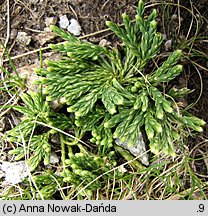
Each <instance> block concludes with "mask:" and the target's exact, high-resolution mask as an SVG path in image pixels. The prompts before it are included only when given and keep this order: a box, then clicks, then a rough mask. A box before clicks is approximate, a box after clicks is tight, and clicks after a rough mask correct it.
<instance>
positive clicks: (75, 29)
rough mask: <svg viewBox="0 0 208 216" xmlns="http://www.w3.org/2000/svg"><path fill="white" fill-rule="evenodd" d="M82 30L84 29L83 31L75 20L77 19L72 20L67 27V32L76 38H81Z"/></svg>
mask: <svg viewBox="0 0 208 216" xmlns="http://www.w3.org/2000/svg"><path fill="white" fill-rule="evenodd" d="M81 30H82V29H81V26H80V24H79V23H78V21H77V20H75V19H71V20H70V24H69V26H68V27H67V31H68V32H70V33H72V34H73V35H75V36H79V35H80V34H81Z"/></svg>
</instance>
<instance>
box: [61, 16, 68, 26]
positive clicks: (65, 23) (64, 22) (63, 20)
mask: <svg viewBox="0 0 208 216" xmlns="http://www.w3.org/2000/svg"><path fill="white" fill-rule="evenodd" d="M68 25H69V20H68V18H67V16H66V15H63V16H61V17H60V20H59V27H60V28H63V29H66V28H67V26H68Z"/></svg>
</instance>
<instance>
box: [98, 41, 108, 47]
mask: <svg viewBox="0 0 208 216" xmlns="http://www.w3.org/2000/svg"><path fill="white" fill-rule="evenodd" d="M110 44H111V43H110V41H108V40H106V39H102V40H101V41H100V42H99V45H100V46H102V47H107V46H109V45H110Z"/></svg>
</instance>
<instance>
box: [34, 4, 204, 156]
mask: <svg viewBox="0 0 208 216" xmlns="http://www.w3.org/2000/svg"><path fill="white" fill-rule="evenodd" d="M144 9H145V8H144V3H143V1H142V0H140V1H139V3H138V9H137V15H136V20H135V22H134V23H133V22H132V21H131V20H130V18H129V16H128V15H127V14H123V23H124V28H122V27H120V26H118V25H117V24H115V23H113V22H110V21H108V22H107V26H108V27H109V28H110V29H111V30H112V31H113V32H114V33H115V34H116V35H117V36H118V37H119V38H120V39H121V41H122V42H123V44H122V46H121V47H119V48H118V47H113V48H112V49H108V48H106V47H102V46H99V45H95V44H92V43H89V42H83V41H81V40H79V39H78V38H76V37H74V36H72V35H70V34H69V33H67V32H65V31H64V30H61V29H59V28H58V27H56V26H52V27H51V28H52V30H53V31H54V32H56V33H57V35H59V36H60V37H62V38H63V39H65V40H66V42H65V43H64V44H61V45H56V44H53V45H51V46H50V47H51V48H52V49H53V50H55V51H58V52H61V53H62V54H63V59H62V60H60V61H57V62H55V61H46V64H47V68H41V69H40V70H38V71H37V72H38V74H39V75H40V76H42V79H41V83H42V84H44V85H46V91H45V94H46V95H47V97H46V100H47V101H53V100H56V99H59V100H60V101H61V102H62V103H66V104H67V105H68V112H69V113H71V114H74V116H75V124H76V125H77V127H79V128H81V130H82V131H84V132H86V131H90V132H91V133H92V136H93V138H92V139H91V142H94V143H96V144H97V145H98V146H99V149H100V153H103V154H105V152H106V151H108V149H109V148H110V147H112V146H113V144H114V139H116V138H119V139H120V141H121V142H128V143H129V146H133V145H134V144H135V143H136V141H137V139H138V135H139V133H140V131H141V128H142V127H144V128H145V132H146V134H147V137H148V141H149V147H150V150H151V151H152V152H153V153H155V154H157V153H159V152H160V151H162V152H163V153H165V154H169V155H171V156H175V150H174V143H175V142H177V141H178V140H179V139H180V138H181V137H184V136H186V135H187V134H190V133H191V130H194V131H198V132H201V131H202V126H203V125H204V124H205V122H204V121H203V120H201V119H199V118H197V117H195V116H192V115H191V114H190V113H188V112H187V111H186V110H183V108H182V107H180V106H179V103H177V100H176V98H179V97H184V96H185V95H186V94H188V93H190V92H191V91H190V90H189V89H187V88H182V89H176V88H172V89H170V90H167V89H166V88H165V87H166V83H167V82H169V81H171V80H172V79H174V78H175V77H176V76H178V75H179V74H180V73H181V72H182V70H183V67H182V65H181V64H178V62H179V60H180V59H181V58H182V51H181V50H176V51H174V52H173V53H171V54H170V55H169V57H168V58H167V59H166V60H165V61H164V62H163V63H162V64H161V65H160V66H158V68H156V69H155V70H147V68H148V67H149V65H148V63H149V62H150V61H151V60H152V59H154V57H155V56H156V55H157V54H158V52H159V50H160V48H161V45H162V35H161V34H160V33H158V32H157V22H156V17H157V12H156V10H155V9H154V10H153V11H152V13H150V15H149V16H148V17H147V18H144ZM121 48H122V51H120V49H121ZM189 129H191V130H189ZM186 131H187V132H186Z"/></svg>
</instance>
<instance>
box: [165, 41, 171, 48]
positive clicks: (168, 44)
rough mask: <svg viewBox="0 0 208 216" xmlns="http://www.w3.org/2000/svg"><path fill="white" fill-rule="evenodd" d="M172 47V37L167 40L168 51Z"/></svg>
mask: <svg viewBox="0 0 208 216" xmlns="http://www.w3.org/2000/svg"><path fill="white" fill-rule="evenodd" d="M171 47H172V39H170V40H167V41H166V42H165V50H166V51H168V50H170V49H171Z"/></svg>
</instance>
